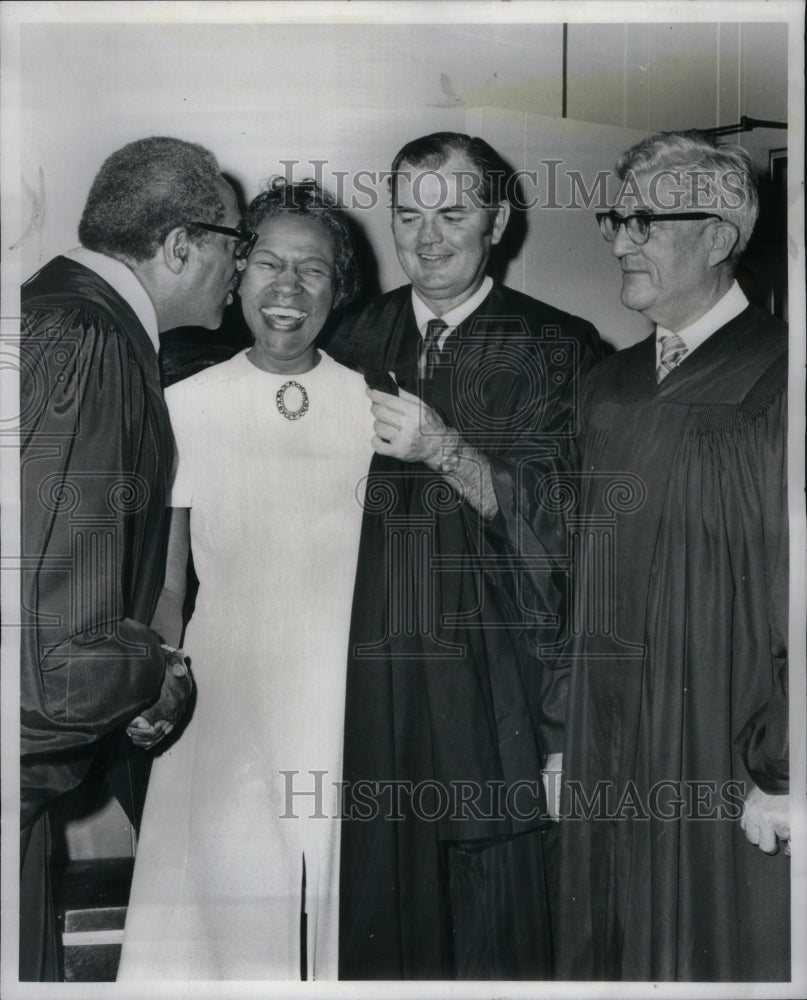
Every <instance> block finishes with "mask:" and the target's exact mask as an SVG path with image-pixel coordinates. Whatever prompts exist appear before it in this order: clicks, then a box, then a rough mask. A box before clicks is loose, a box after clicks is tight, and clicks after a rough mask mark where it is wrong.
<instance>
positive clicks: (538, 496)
mask: <svg viewBox="0 0 807 1000" xmlns="http://www.w3.org/2000/svg"><path fill="white" fill-rule="evenodd" d="M570 319H571V317H570ZM564 333H566V334H572V335H573V336H574V337H575V340H576V342H577V344H578V356H577V363H576V365H574V366H571V367H570V368H569V369H568V370H567V372H566V378H565V380H564V381H563V382H561V383H557V382H556V383H555V384H554V385H553V388H552V390H551V391H550V392H549V393H548V394H547V397H546V400H545V403H544V408H543V415H542V420H541V427H540V434H539V435H536V437H535V438H534V439H533V440H532V441H525V440H524V439H519V440H516V441H514V442H513V445H512V447H511V448H510V449H509V451H508V452H507V453H505V454H503V455H492V456H489V458H490V464H491V477H492V480H493V486H494V490H495V492H496V499H497V501H498V506H499V513H498V515H497V518H496V527H497V530H498V531H499V532H500V533H501V535H502V538H503V540H504V542H505V543H506V546H507V548H508V549H509V551H511V552H512V553H514V554H515V555H516V556H518V557H521V558H522V559H523V560H524V561H525V562H526V564H527V568H524V569H517V575H518V579H519V598H518V604H519V607H521V608H524V609H528V611H529V612H530V613H531V614H532V622H533V624H532V625H527V627H526V628H525V643H526V647H527V650H528V652H527V655H528V657H529V658H530V660H531V661H533V663H534V664H535V665H536V668H537V669H539V670H540V671H541V681H540V705H539V706H538V719H537V726H538V733H539V738H540V742H541V748H542V750H543V752H544V753H560V752H562V750H563V730H564V726H565V718H566V701H567V690H568V681H569V669H568V666H566V665H564V666H561V665H560V664H559V663H558V662H555V660H554V659H553V658H552V657H548V656H546V655H545V654H542V653H541V650H542V649H546V648H548V647H551V646H553V645H557V643H558V642H559V640H560V638H561V636H562V634H563V632H564V629H565V625H566V621H567V616H568V611H569V595H570V593H571V585H570V579H569V567H568V561H567V559H566V556H567V547H568V543H567V534H566V524H565V520H564V517H563V514H562V513H561V512H560V511H558V510H555V509H553V507H552V505H551V504H548V503H546V502H545V498H546V495H547V491H551V489H552V484H558V483H560V482H561V481H562V478H563V475H564V473H565V472H568V471H570V470H572V469H573V468H575V467H576V455H577V449H576V437H577V434H578V432H579V425H580V419H581V408H582V400H583V387H584V384H585V382H586V379H587V374H588V372H589V371H590V370H591V368H592V367H593V366H594V365H596V364H597V362H598V361H600V360H601V359H602V358H603V357H604V356H605V354H606V353H607V351H608V347H607V345H605V344H604V343H603V341H601V339H600V336H599V334H598V332H597V330H596V329H595V328H594V327H593V326H592V325H591V324H590V323H586V322H584V321H582V320H574V321H573V325H572V326H570V328H569V329H567V330H564ZM518 382H519V380H518V379H516V380H514V385H518ZM525 445H526V448H525ZM539 615H540V616H543V617H544V623H543V624H538V623H537V616H539ZM528 621H529V619H527V618H525V624H526V623H527V622H528Z"/></svg>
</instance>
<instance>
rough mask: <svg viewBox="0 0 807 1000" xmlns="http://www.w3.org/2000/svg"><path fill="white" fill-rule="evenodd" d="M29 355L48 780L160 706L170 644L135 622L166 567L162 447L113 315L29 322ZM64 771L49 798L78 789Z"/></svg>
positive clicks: (35, 659) (30, 690)
mask: <svg viewBox="0 0 807 1000" xmlns="http://www.w3.org/2000/svg"><path fill="white" fill-rule="evenodd" d="M21 355H22V362H23V363H22V375H21V380H20V390H21V412H22V419H21V438H20V467H21V469H20V472H21V513H22V518H21V521H22V560H23V571H22V621H23V634H22V656H21V723H22V729H21V735H22V755H23V761H24V762H27V764H28V765H29V766H31V767H33V766H35V765H36V766H37V767H38V766H39V765H38V764H37V761H40V760H45V761H47V760H54V759H56V760H64V759H70V757H69V755H70V754H74V753H76V752H79V753H81V752H82V751H83V752H84V754H85V756H86V753H87V751H88V750H90V749H91V748H92V746H93V745H94V744H95V742H96V741H97V740H98V739H99V738H101V737H102V736H104V735H105V734H107V733H109V732H110V731H112V730H113V729H114V728H115V727H117V726H119V725H120V724H122V723H125V722H127V721H129V720H130V719H131V718H133V717H134V716H135V715H136V714H137V713H138V712H139V711H140V710H141V709H143V708H144V707H145V706H146V705H148V704H149V703H151V702H153V701H154V699H155V698H156V697H157V696H158V693H159V690H160V686H161V683H162V678H163V673H164V654H163V652H162V650H161V648H160V639H159V637H158V635H157V634H156V633H155V632H154V631H153V630H152V629H150V628H149V627H148V626H147V625H146V624H144V622H143V621H137V620H134V619H133V618H132V617H128V615H127V611H130V610H131V609H132V608H133V607H139V608H140V609H141V613H142V612H143V608H144V605H143V602H142V601H135V600H134V599H133V594H134V593H135V591H136V589H137V585H138V580H137V578H138V575H139V574H140V573H141V572H142V568H143V560H144V559H146V558H148V559H153V558H156V557H155V555H154V546H153V545H152V544H151V543H150V539H151V538H153V535H152V534H151V533H152V532H153V531H155V530H158V529H159V525H158V523H157V517H158V514H155V506H156V498H155V496H154V495H152V492H151V491H152V489H153V486H154V480H153V478H150V477H149V475H148V472H149V469H150V465H149V463H148V462H146V463H145V464H143V462H142V461H141V456H142V455H144V454H148V455H153V454H155V451H159V448H158V446H157V445H155V441H154V429H153V428H152V427H150V425H149V423H148V420H147V418H146V411H147V403H146V400H145V397H146V391H147V386H146V385H145V378H146V376H145V375H144V372H143V370H142V368H141V367H140V366H139V365H138V363H137V361H136V359H135V358H134V357H133V356H132V354H131V348H130V345H129V343H128V338H127V337H126V336H125V335H124V334H123V333H122V332H121V330H120V329H119V328H118V327H117V326H116V324H115V322H114V321H113V320H112V318H111V316H110V315H109V314H107V313H106V312H105V311H103V310H99V309H94V308H92V307H89V306H87V305H86V304H79V305H73V306H71V305H63V306H58V307H57V306H53V305H50V306H48V307H41V306H34V307H31V308H29V309H27V310H26V312H25V313H24V317H23V336H22V345H21ZM155 370H156V369H155ZM160 506H162V503H160ZM144 553H147V555H144ZM151 570H152V576H153V575H154V572H156V570H155V568H154V567H151ZM152 610H153V609H152ZM143 617H144V618H145V619H146V620H148V612H145V613H143ZM54 755H58V756H54ZM67 771H69V769H67ZM67 771H64V772H63V771H62V770H60V769H59V768H53V769H51V777H52V783H53V784H54V787H53V788H49V789H48V791H49V792H50V793H51V794H58V793H59V792H61V791H64V790H66V789H65V788H63V787H59V786H60V782H62V780H63V781H64V783H66V785H67V787H70V786H71V785H73V784H75V783H76V781H75V774H72V775H71V774H68V773H67ZM62 774H63V779H62V777H60V775H62Z"/></svg>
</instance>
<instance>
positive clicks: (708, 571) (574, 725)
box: [557, 307, 790, 981]
mask: <svg viewBox="0 0 807 1000" xmlns="http://www.w3.org/2000/svg"><path fill="white" fill-rule="evenodd" d="M786 386H787V330H786V327H785V326H784V325H783V324H782V323H780V322H779V321H778V320H776V319H774V318H773V317H771V316H769V315H768V314H766V313H763V312H761V311H760V310H758V309H756V308H755V307H748V308H747V309H746V310H745V311H744V312H743V313H742V314H741V315H740V316H738V317H737V318H735V319H734V320H732V321H731V322H729V323H728V324H726V325H725V326H724V327H722V328H721V329H720V330H718V331H717V332H715V333H714V334H713V335H712V336H711V337H710V338H709V339H708V340H707V341H706V342H705V343H704V344H703V345H701V346H700V347H699V348H698V349H697V350H696V351H694V352H693V353H692V354H691V355H689V356H688V357H686V358H685V359H684V360H683V361H682V363H681V364H680V366H679V367H678V368H676V369H674V370H673V371H672V373H671V374H669V375H668V376H667V377H666V379H665V380H664V381H663V382H662V383H661V384H660V385H658V384H657V383H656V378H655V345H654V337H653V336H651V337H649V338H647V339H646V340H645V341H643V342H642V343H640V344H638V345H636V346H634V347H632V348H630V349H628V350H625V351H622V352H620V353H619V354H616V355H614V356H613V357H611V358H609V359H607V360H606V361H605V362H603V364H601V365H600V366H598V367H597V368H596V369H595V371H594V372H593V373H592V374H591V376H590V385H589V387H588V388H587V392H586V403H585V405H584V410H583V427H582V435H581V449H582V469H583V473H582V478H580V479H578V480H577V483H576V485H575V489H576V490H579V493H578V496H577V506H575V507H574V509H573V510H571V509H570V513H574V514H577V515H579V514H581V513H582V515H583V521H584V522H585V523H584V524H583V526H582V527H581V528H579V532H578V541H579V543H580V544H579V550H580V551H581V552H582V553H583V556H584V558H583V560H582V566H581V572H580V575H579V580H578V582H579V590H580V594H579V600H578V605H577V616H576V618H575V623H574V629H576V634H573V635H572V636H571V637H570V648H571V650H572V652H573V654H574V655H573V656H572V657H571V658H570V659H569V660H568V663H569V665H570V667H571V680H570V691H569V715H568V728H567V735H566V746H565V753H564V775H565V782H566V784H565V788H564V800H563V803H562V813H565V814H566V816H567V818H565V819H563V820H562V822H561V834H562V838H561V849H562V864H561V893H560V908H561V918H560V930H559V934H558V941H557V943H558V948H559V976H560V977H561V978H564V979H612V978H613V979H625V980H694V981H697V980H707V981H712V980H781V979H785V980H786V979H789V976H790V973H789V943H790V925H789V884H788V876H789V858H787V857H786V856H785V855H784V852H781V853H780V854H779V855H778V856H775V857H768V856H766V855H764V854H763V853H762V852H761V851H760V850H759V848H757V847H755V846H753V845H751V844H750V843H749V842H748V841H747V840H746V838H745V835H744V834H743V832H742V830H741V828H740V825H739V822H738V819H739V815H740V804H741V801H742V798H743V797H744V795H745V793H747V791H748V789H749V787H750V780H751V778H753V780H754V781H755V782H756V783H757V784H758V785H759V786H760V787H761V788H762V789H763V790H765V791H767V792H770V793H781V792H784V791H786V790H787V754H788V741H787V698H786V691H787V673H786V670H787V666H786V643H787V595H788V548H787V546H788V533H787V496H786V413H787V410H786ZM570 508H571V505H570ZM580 523H581V522H580V521H579V520H578V524H580ZM595 581H596V582H595ZM574 629H573V631H574ZM749 771H750V773H749ZM598 783H599V784H598Z"/></svg>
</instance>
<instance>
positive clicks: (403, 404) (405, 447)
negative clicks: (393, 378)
mask: <svg viewBox="0 0 807 1000" xmlns="http://www.w3.org/2000/svg"><path fill="white" fill-rule="evenodd" d="M367 395H368V396H369V397H370V399H371V400H372V407H371V409H372V412H373V416H374V417H375V437H374V438H373V440H372V442H371V443H372V446H373V448H374V449H375V450H376V451H377V452H378V454H379V455H391V456H392V457H393V458H397V459H400V460H401V461H402V462H425V463H426V464H427V465H429V466H430V467H431V468H432V469H437V467H438V466H439V464H440V460H441V458H442V452H443V444H444V443H445V442H446V440H447V439H448V437H449V435H450V433H451V432H449V430H448V428H447V427H446V425H445V423H444V422H443V420H442V418H441V417H440V415H439V414H438V413H437V412H436V411H435V410H433V409H432V408H431V407H430V406H429V405H428V404H426V403H424V402H423V400H421V399H418V397H417V396H413V395H412V393H411V392H406V390H405V389H401V390H400V395H399V396H391V395H390V394H389V393H387V392H380V391H379V390H378V389H368V390H367Z"/></svg>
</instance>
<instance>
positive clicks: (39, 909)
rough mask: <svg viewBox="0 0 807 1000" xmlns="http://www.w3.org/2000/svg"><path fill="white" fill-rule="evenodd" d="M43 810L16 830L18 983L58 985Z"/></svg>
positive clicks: (47, 832)
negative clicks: (18, 845) (18, 882)
mask: <svg viewBox="0 0 807 1000" xmlns="http://www.w3.org/2000/svg"><path fill="white" fill-rule="evenodd" d="M61 978H62V976H61V968H60V962H59V941H58V930H57V927H56V913H55V911H54V907H53V895H52V891H51V881H50V821H49V818H48V813H47V810H45V811H43V812H40V813H39V814H38V815H37V817H36V818H35V819H34V820H33V822H32V823H30V824H28V825H26V826H24V827H23V828H22V830H21V831H20V981H21V982H59V981H60V980H61Z"/></svg>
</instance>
